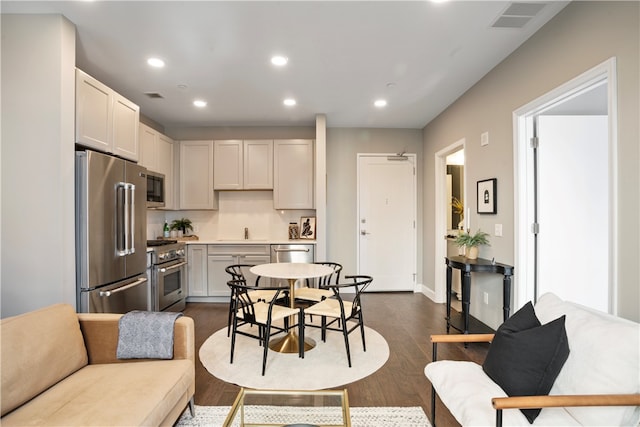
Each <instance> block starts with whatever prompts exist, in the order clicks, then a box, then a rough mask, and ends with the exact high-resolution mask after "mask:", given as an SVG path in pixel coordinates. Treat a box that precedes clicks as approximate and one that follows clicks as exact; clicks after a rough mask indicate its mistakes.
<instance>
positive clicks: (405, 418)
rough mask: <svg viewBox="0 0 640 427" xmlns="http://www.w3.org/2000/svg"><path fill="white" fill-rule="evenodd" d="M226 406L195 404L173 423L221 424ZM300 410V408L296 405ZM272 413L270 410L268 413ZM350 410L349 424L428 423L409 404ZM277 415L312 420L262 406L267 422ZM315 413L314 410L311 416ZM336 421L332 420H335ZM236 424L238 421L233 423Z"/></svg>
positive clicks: (398, 426) (424, 426) (425, 426)
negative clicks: (407, 405) (194, 411)
mask: <svg viewBox="0 0 640 427" xmlns="http://www.w3.org/2000/svg"><path fill="white" fill-rule="evenodd" d="M308 409H309V410H318V409H320V408H308ZM229 410H230V407H229V406H198V405H196V416H195V418H191V415H190V413H189V410H188V409H187V411H186V412H185V413H184V414H182V416H181V417H180V419H179V420H178V423H177V424H176V425H175V427H204V426H207V427H221V426H222V423H223V422H224V420H225V418H226V417H227V414H228V413H229ZM296 411H298V412H299V408H296ZM269 412H270V413H271V414H270V413H269ZM349 412H350V414H351V426H352V427H374V426H375V427H430V426H431V424H429V420H428V419H427V416H426V415H425V413H424V411H423V410H422V408H420V407H418V406H409V407H360V408H350V409H349ZM276 413H277V415H278V419H277V420H272V421H276V422H279V423H282V422H286V423H304V422H305V421H306V422H312V420H310V419H306V420H305V419H304V418H303V419H302V420H301V419H300V416H299V414H298V415H296V416H293V415H291V418H287V419H285V420H283V418H282V416H283V414H284V415H285V416H289V414H288V411H287V407H285V408H282V407H279V408H273V409H268V408H265V413H264V415H265V417H267V418H266V420H265V422H269V420H270V419H269V417H270V416H271V415H272V414H276ZM317 415H318V414H314V417H315V416H317ZM328 417H330V416H327V417H325V418H324V419H323V420H322V421H324V422H330V421H331V420H329V419H327V418H328ZM334 421H335V420H334ZM316 423H318V421H317V419H316ZM233 425H234V426H237V425H239V424H233Z"/></svg>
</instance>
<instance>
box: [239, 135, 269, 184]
mask: <svg viewBox="0 0 640 427" xmlns="http://www.w3.org/2000/svg"><path fill="white" fill-rule="evenodd" d="M243 148H244V157H243V159H244V163H243V166H244V169H243V178H244V189H245V190H271V189H273V141H271V140H247V141H244V143H243Z"/></svg>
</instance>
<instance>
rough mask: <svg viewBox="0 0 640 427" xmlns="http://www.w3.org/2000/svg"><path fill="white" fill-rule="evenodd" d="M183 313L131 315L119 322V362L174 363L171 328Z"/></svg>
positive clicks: (139, 313) (135, 313)
mask: <svg viewBox="0 0 640 427" xmlns="http://www.w3.org/2000/svg"><path fill="white" fill-rule="evenodd" d="M180 316H182V313H171V312H157V311H131V312H129V313H126V314H125V315H124V316H122V317H121V318H120V322H119V325H118V326H119V335H118V350H117V352H116V356H117V357H118V359H173V325H174V323H175V321H176V319H177V318H178V317H180Z"/></svg>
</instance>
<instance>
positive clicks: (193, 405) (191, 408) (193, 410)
mask: <svg viewBox="0 0 640 427" xmlns="http://www.w3.org/2000/svg"><path fill="white" fill-rule="evenodd" d="M189 412H191V418H195V416H196V403H195V400H194V398H193V396H191V399H189Z"/></svg>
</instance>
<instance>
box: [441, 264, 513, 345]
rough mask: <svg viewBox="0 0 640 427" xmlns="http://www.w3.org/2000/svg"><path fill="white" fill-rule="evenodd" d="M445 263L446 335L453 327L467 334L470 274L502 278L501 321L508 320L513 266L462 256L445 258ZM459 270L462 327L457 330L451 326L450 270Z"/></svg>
mask: <svg viewBox="0 0 640 427" xmlns="http://www.w3.org/2000/svg"><path fill="white" fill-rule="evenodd" d="M445 261H446V263H447V333H449V328H450V327H451V326H453V327H454V328H455V329H458V330H459V331H460V332H462V333H465V334H468V333H469V305H470V302H471V301H470V299H471V273H472V272H474V273H496V274H502V275H503V276H504V278H503V280H502V314H503V320H507V319H508V318H509V309H510V306H511V276H513V266H511V265H506V264H501V263H499V262H492V261H491V260H488V259H483V258H478V259H468V258H465V257H463V256H451V257H446V258H445ZM453 268H455V269H457V270H460V274H461V279H462V318H463V327H462V328H458V327H456V326H455V325H452V324H451V274H452V269H453Z"/></svg>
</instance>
